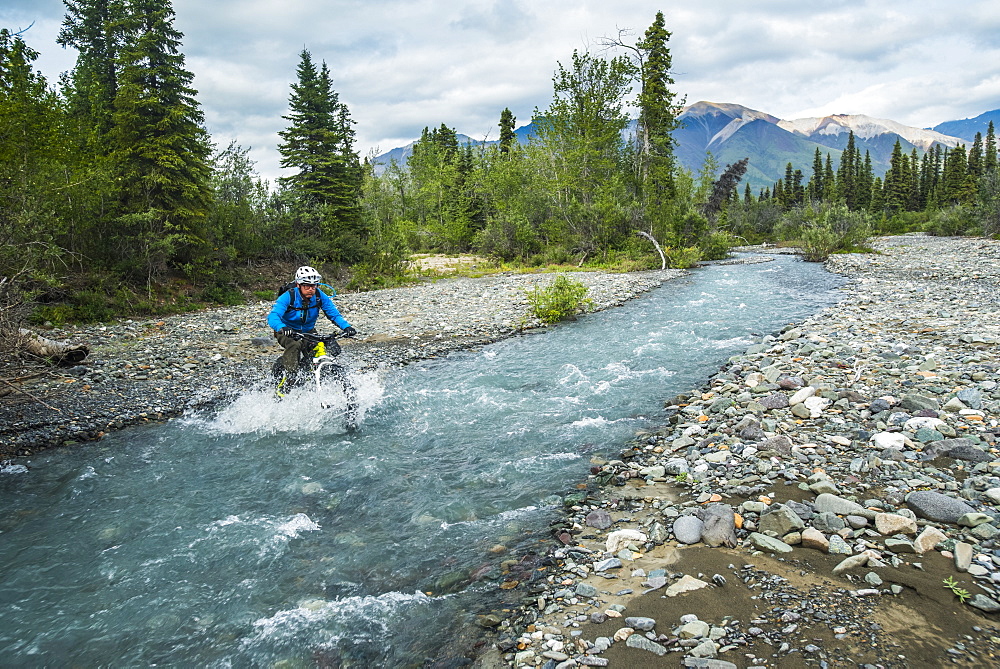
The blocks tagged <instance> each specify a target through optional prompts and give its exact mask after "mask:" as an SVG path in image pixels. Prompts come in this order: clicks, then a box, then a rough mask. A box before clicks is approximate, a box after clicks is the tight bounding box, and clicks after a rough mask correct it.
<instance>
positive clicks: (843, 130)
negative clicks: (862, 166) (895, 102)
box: [778, 114, 965, 151]
mask: <svg viewBox="0 0 1000 669" xmlns="http://www.w3.org/2000/svg"><path fill="white" fill-rule="evenodd" d="M778 127H780V128H784V129H785V130H787V131H788V132H793V133H796V134H799V135H802V136H803V137H808V138H810V139H813V140H814V141H815V140H817V138H821V137H824V136H840V135H843V136H844V137H847V134H848V133H849V132H850V131H853V132H854V137H855V138H856V139H871V138H872V137H876V136H878V135H887V134H895V135H899V136H900V137H901V138H903V139H905V140H906V141H908V142H909V143H910V144H912V145H913V146H915V147H917V149H919V150H920V151H927V150H928V149H930V148H931V147H933V146H934V145H935V144H943V145H944V146H948V147H955V146H958V145H959V144H963V143H965V142H964V140H962V139H960V138H958V137H950V136H948V135H944V134H941V133H940V132H936V131H934V130H925V129H923V128H914V127H912V126H908V125H903V124H902V123H897V122H896V121H891V120H889V119H884V118H873V117H871V116H865V115H864V114H833V115H832V116H823V117H818V118H817V117H813V118H799V119H795V120H792V121H785V120H781V121H778ZM820 143H824V142H820Z"/></svg>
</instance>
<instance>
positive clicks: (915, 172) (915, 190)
mask: <svg viewBox="0 0 1000 669" xmlns="http://www.w3.org/2000/svg"><path fill="white" fill-rule="evenodd" d="M907 169H908V170H909V177H910V188H909V198H908V199H907V201H906V210H907V211H920V209H921V208H922V206H923V205H922V204H921V197H920V189H921V185H920V158H919V156H918V154H917V149H916V147H914V148H913V150H912V151H910V160H909V164H908V165H907Z"/></svg>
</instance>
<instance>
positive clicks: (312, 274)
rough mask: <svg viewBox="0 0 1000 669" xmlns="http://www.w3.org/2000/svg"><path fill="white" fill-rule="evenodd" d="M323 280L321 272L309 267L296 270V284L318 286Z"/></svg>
mask: <svg viewBox="0 0 1000 669" xmlns="http://www.w3.org/2000/svg"><path fill="white" fill-rule="evenodd" d="M322 280H323V277H322V276H320V274H319V272H317V271H316V270H315V269H313V268H312V267H309V266H303V267H300V268H298V269H297V270H295V283H312V284H316V283H319V282H320V281H322Z"/></svg>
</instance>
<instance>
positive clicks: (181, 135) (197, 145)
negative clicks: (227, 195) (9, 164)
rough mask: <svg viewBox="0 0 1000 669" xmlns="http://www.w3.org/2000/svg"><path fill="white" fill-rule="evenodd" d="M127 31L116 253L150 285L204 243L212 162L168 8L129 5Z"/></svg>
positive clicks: (118, 103) (151, 0)
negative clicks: (178, 255)
mask: <svg viewBox="0 0 1000 669" xmlns="http://www.w3.org/2000/svg"><path fill="white" fill-rule="evenodd" d="M127 9H128V11H129V14H128V16H127V17H126V19H125V20H124V21H123V23H122V28H123V32H124V34H125V35H127V36H128V38H127V39H125V40H124V41H123V46H122V49H121V52H120V54H119V68H120V70H119V75H118V91H117V94H116V96H115V104H114V112H113V114H112V128H111V130H110V133H109V141H110V158H111V164H112V165H113V167H114V169H115V171H116V173H117V175H118V179H119V183H120V185H121V191H120V196H119V207H120V209H119V214H120V218H119V228H118V230H117V235H116V236H117V240H118V247H119V250H120V251H121V252H122V254H123V255H124V256H125V259H127V260H129V261H138V262H130V263H129V264H124V265H122V267H123V268H124V269H127V270H128V271H134V270H141V271H142V272H144V273H145V276H146V278H147V280H150V279H151V278H152V277H153V275H154V274H155V273H156V272H157V271H159V270H160V269H162V268H163V267H164V266H165V265H166V263H167V262H168V261H169V260H170V259H171V258H172V257H173V255H174V254H175V253H178V252H180V253H181V255H182V257H183V258H190V254H191V251H192V247H193V246H196V245H198V244H200V243H203V242H204V233H205V230H204V224H205V221H206V215H207V212H208V206H209V201H210V190H209V177H210V167H209V163H208V158H209V154H210V148H209V142H208V137H207V134H206V133H205V131H204V129H203V127H202V121H203V118H202V112H201V109H200V107H199V106H198V103H197V101H196V99H195V95H196V94H197V91H195V90H194V89H193V88H191V82H192V80H193V78H194V76H193V75H192V74H191V73H190V72H188V71H187V70H186V69H185V67H184V55H183V54H182V53H181V52H180V40H181V37H182V35H181V33H179V32H178V31H177V30H175V29H174V27H173V18H174V11H173V8H172V7H171V3H170V2H169V1H167V0H131V1H130V2H129V3H128V5H127Z"/></svg>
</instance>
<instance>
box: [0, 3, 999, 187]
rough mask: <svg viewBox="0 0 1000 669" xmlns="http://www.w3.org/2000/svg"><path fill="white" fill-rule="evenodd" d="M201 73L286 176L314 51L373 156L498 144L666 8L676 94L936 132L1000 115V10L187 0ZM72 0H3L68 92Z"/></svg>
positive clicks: (267, 169) (221, 120)
mask: <svg viewBox="0 0 1000 669" xmlns="http://www.w3.org/2000/svg"><path fill="white" fill-rule="evenodd" d="M173 6H174V10H175V12H176V14H177V16H176V21H175V24H174V25H175V27H176V28H177V29H178V30H180V31H181V32H183V33H184V40H183V52H184V54H185V56H186V58H187V61H186V63H187V68H188V69H189V70H190V71H192V72H193V73H194V74H195V83H194V86H195V88H197V89H198V91H199V95H198V99H199V100H200V102H201V104H202V107H203V109H204V112H205V120H206V124H207V126H208V130H209V132H210V133H211V134H212V136H213V138H214V139H215V141H216V142H217V143H218V144H219V145H220V146H223V147H224V146H225V145H226V144H228V143H229V141H230V140H232V139H235V140H237V141H238V142H239V144H241V145H242V146H244V147H250V148H251V156H252V157H253V158H254V159H255V160H256V161H257V167H258V170H259V171H260V173H261V175H262V176H264V177H265V178H268V179H272V180H273V179H274V178H275V177H277V176H278V175H279V174H280V170H279V167H278V154H277V150H276V146H277V143H278V135H277V133H278V131H279V130H281V129H283V128H284V127H285V124H286V121H285V120H284V119H282V115H283V114H285V113H287V105H288V94H289V84H290V83H291V82H292V81H293V80H294V79H295V68H296V65H297V64H298V60H299V53H300V51H301V50H302V49H303V48H307V49H309V51H310V52H311V53H312V55H313V59H314V60H315V61H317V62H319V61H326V63H327V64H328V66H329V68H330V71H331V73H332V76H333V80H334V88H335V89H336V90H337V92H338V93H339V94H340V99H341V101H343V102H345V103H347V105H348V107H349V108H350V111H351V115H352V117H353V118H354V120H355V121H356V122H357V124H356V130H357V139H358V149H359V152H360V153H361V154H362V156H364V155H366V154H367V153H368V152H369V151H371V150H377V151H378V152H385V151H388V150H389V149H392V148H395V147H397V146H402V145H404V144H406V143H408V142H410V141H412V140H413V139H415V138H417V137H418V136H419V135H420V131H421V129H422V128H424V127H425V126H430V127H436V126H440V124H442V123H445V124H447V125H448V126H449V127H452V128H455V129H456V130H457V131H458V132H460V133H465V134H467V135H470V136H472V137H475V138H483V137H486V136H488V138H490V139H496V138H497V135H498V129H497V122H498V120H499V117H500V112H501V110H503V108H504V107H510V109H511V111H513V112H514V115H515V116H516V117H517V125H518V126H521V125H524V124H526V123H528V122H529V121H530V120H531V113H532V111H533V110H534V109H535V108H536V107H538V108H540V109H544V108H545V107H546V106H548V104H549V102H550V101H551V99H552V74H553V71H554V70H555V68H556V63H557V61H558V62H562V63H564V64H566V63H569V62H570V59H571V56H572V53H573V50H574V49H578V50H586V49H590V50H592V51H597V50H599V49H600V47H599V42H600V40H601V38H602V37H615V36H617V35H618V34H619V31H620V30H631V31H632V35H631V36H630V37H628V40H630V41H632V42H634V41H635V40H637V39H638V38H640V37H641V34H642V33H643V32H644V31H645V29H646V28H647V27H648V26H649V25H650V24H651V23H652V22H653V19H654V17H655V15H656V12H657V10H662V11H663V13H664V15H665V17H666V24H667V29H668V30H670V31H671V32H672V33H673V37H672V38H671V40H670V43H669V46H670V48H671V52H672V54H673V58H674V70H675V79H676V85H675V87H674V88H675V90H676V91H677V92H678V93H679V94H680V95H683V96H685V97H686V98H687V101H688V103H693V102H697V101H699V100H709V101H712V102H731V103H736V104H741V105H745V106H747V107H750V108H752V109H756V110H759V111H763V112H767V113H769V114H773V115H774V116H778V117H780V118H784V119H795V118H802V117H807V116H825V115H828V114H867V115H869V116H874V117H878V118H888V119H892V120H895V121H899V122H901V123H905V124H907V125H912V126H917V127H930V126H934V125H936V124H938V123H941V122H942V121H950V120H955V119H962V118H970V117H974V116H978V115H979V114H981V113H983V112H985V111H990V110H993V109H997V108H1000V2H996V0H981V1H976V0H962V1H960V2H944V1H939V0H906V1H905V2H904V1H896V0H871V1H862V0H839V1H838V0H826V1H825V2H822V3H820V2H803V1H802V0H752V1H751V2H730V1H725V0H698V1H697V2H692V1H691V0H687V1H685V2H679V1H677V0H657V1H655V2H654V1H651V0H631V1H630V2H614V1H611V2H609V1H608V0H599V1H598V0H472V1H466V2H460V1H458V0H451V1H449V0H405V1H400V0H357V1H354V0H174V3H173ZM63 14H64V6H63V4H62V2H61V0H2V1H0V27H7V28H11V29H15V30H16V29H20V28H25V27H27V26H28V25H29V24H31V23H32V22H34V26H33V27H32V28H31V29H30V30H29V31H28V32H27V33H25V39H26V40H27V42H28V44H29V45H30V46H32V47H33V48H34V49H36V50H37V51H39V52H41V56H40V58H39V60H38V61H37V63H36V65H37V67H38V69H40V70H42V72H43V73H44V74H45V75H46V76H47V77H48V78H49V79H50V81H53V82H54V81H56V79H57V77H58V75H59V73H60V72H62V71H65V70H68V69H70V68H71V67H72V66H73V63H74V61H75V56H76V54H75V52H73V51H72V50H65V49H63V48H62V47H60V46H58V45H57V44H56V43H55V38H56V34H57V33H58V31H59V25H60V23H61V21H62V18H63Z"/></svg>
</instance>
